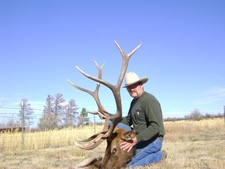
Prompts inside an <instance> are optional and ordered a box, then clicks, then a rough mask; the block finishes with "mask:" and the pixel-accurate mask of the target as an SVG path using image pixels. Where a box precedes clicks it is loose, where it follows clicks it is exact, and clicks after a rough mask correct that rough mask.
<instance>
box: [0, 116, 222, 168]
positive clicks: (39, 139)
mask: <svg viewBox="0 0 225 169" xmlns="http://www.w3.org/2000/svg"><path fill="white" fill-rule="evenodd" d="M165 128H166V135H165V137H164V144H163V149H165V150H166V151H167V153H168V157H167V159H166V160H165V161H164V162H161V163H158V164H154V165H149V166H146V167H141V168H143V169H147V168H151V169H158V168H165V169H170V168H187V169H196V168H200V169H203V168H206V169H220V168H224V166H225V124H224V119H222V118H221V119H209V120H201V121H175V122H165ZM101 129H102V126H96V128H95V129H94V127H93V126H85V127H80V128H68V129H62V130H52V131H44V132H34V133H32V132H28V133H25V134H24V145H23V146H22V144H21V141H22V139H21V137H22V136H21V133H3V134H0V168H5V169H8V168H10V169H11V168H15V169H17V168H28V169H29V168H32V169H34V168H35V169H39V168H43V169H44V168H46V169H51V168H52V169H58V168H68V166H69V165H72V164H74V163H76V162H78V161H80V160H82V159H84V158H87V157H93V156H94V157H97V156H103V155H104V149H105V147H106V144H105V143H103V144H101V145H100V146H99V147H98V148H96V149H94V150H89V151H88V150H81V149H79V148H77V147H76V146H75V145H74V139H75V136H76V137H79V138H87V137H89V136H91V135H92V134H94V132H98V131H100V130H101Z"/></svg>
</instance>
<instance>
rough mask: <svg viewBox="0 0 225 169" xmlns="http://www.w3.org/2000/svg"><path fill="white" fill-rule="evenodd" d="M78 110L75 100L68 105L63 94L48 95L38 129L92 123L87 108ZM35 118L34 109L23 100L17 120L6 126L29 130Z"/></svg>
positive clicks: (12, 120) (10, 121) (71, 100)
mask: <svg viewBox="0 0 225 169" xmlns="http://www.w3.org/2000/svg"><path fill="white" fill-rule="evenodd" d="M78 109H79V107H78V105H77V104H76V102H75V100H74V99H70V100H69V101H68V103H66V101H65V99H64V98H63V95H62V94H61V93H57V94H56V95H55V96H52V95H48V96H47V98H46V101H45V105H44V109H43V111H42V115H41V117H40V118H39V119H38V125H37V127H38V129H40V130H51V129H59V128H64V127H74V126H79V125H85V124H88V123H89V122H90V120H89V118H88V113H89V112H88V111H87V110H86V108H82V110H81V112H78ZM33 116H34V109H33V108H32V107H31V105H30V103H29V102H28V100H27V99H22V100H21V104H20V105H19V113H18V118H17V120H14V119H11V120H9V121H8V122H7V124H6V126H7V127H25V128H27V129H29V128H30V127H31V126H32V125H33V123H34V119H33Z"/></svg>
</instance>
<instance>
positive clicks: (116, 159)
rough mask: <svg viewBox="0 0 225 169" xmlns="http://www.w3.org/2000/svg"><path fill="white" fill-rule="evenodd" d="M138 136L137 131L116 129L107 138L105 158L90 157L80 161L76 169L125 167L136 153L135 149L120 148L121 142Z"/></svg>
mask: <svg viewBox="0 0 225 169" xmlns="http://www.w3.org/2000/svg"><path fill="white" fill-rule="evenodd" d="M135 136H136V132H135V131H126V130H124V129H115V131H114V132H113V133H112V134H111V135H110V137H109V138H107V147H106V150H105V156H104V158H103V159H102V158H90V159H85V160H84V161H82V162H80V163H79V164H77V165H76V166H74V167H73V168H74V169H79V168H82V169H120V168H122V167H125V166H126V165H127V163H128V162H129V161H130V159H131V158H132V156H133V155H134V152H135V149H134V148H133V149H131V151H130V152H127V151H124V150H122V149H121V148H120V144H121V143H122V142H124V141H129V140H131V139H132V138H134V137H135Z"/></svg>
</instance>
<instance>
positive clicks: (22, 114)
mask: <svg viewBox="0 0 225 169" xmlns="http://www.w3.org/2000/svg"><path fill="white" fill-rule="evenodd" d="M21 108H22V110H21V126H22V135H21V138H22V142H21V143H22V147H23V146H24V102H23V100H21Z"/></svg>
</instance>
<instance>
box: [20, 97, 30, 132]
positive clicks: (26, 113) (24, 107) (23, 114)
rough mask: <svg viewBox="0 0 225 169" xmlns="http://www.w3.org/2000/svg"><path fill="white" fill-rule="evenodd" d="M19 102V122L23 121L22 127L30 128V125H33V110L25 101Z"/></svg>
mask: <svg viewBox="0 0 225 169" xmlns="http://www.w3.org/2000/svg"><path fill="white" fill-rule="evenodd" d="M21 102H22V103H23V104H20V111H19V114H18V116H19V118H20V120H21V121H23V120H24V126H22V127H26V128H30V125H32V124H33V117H32V115H33V113H34V111H33V109H32V108H31V105H30V104H29V103H28V100H27V99H22V100H21Z"/></svg>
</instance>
